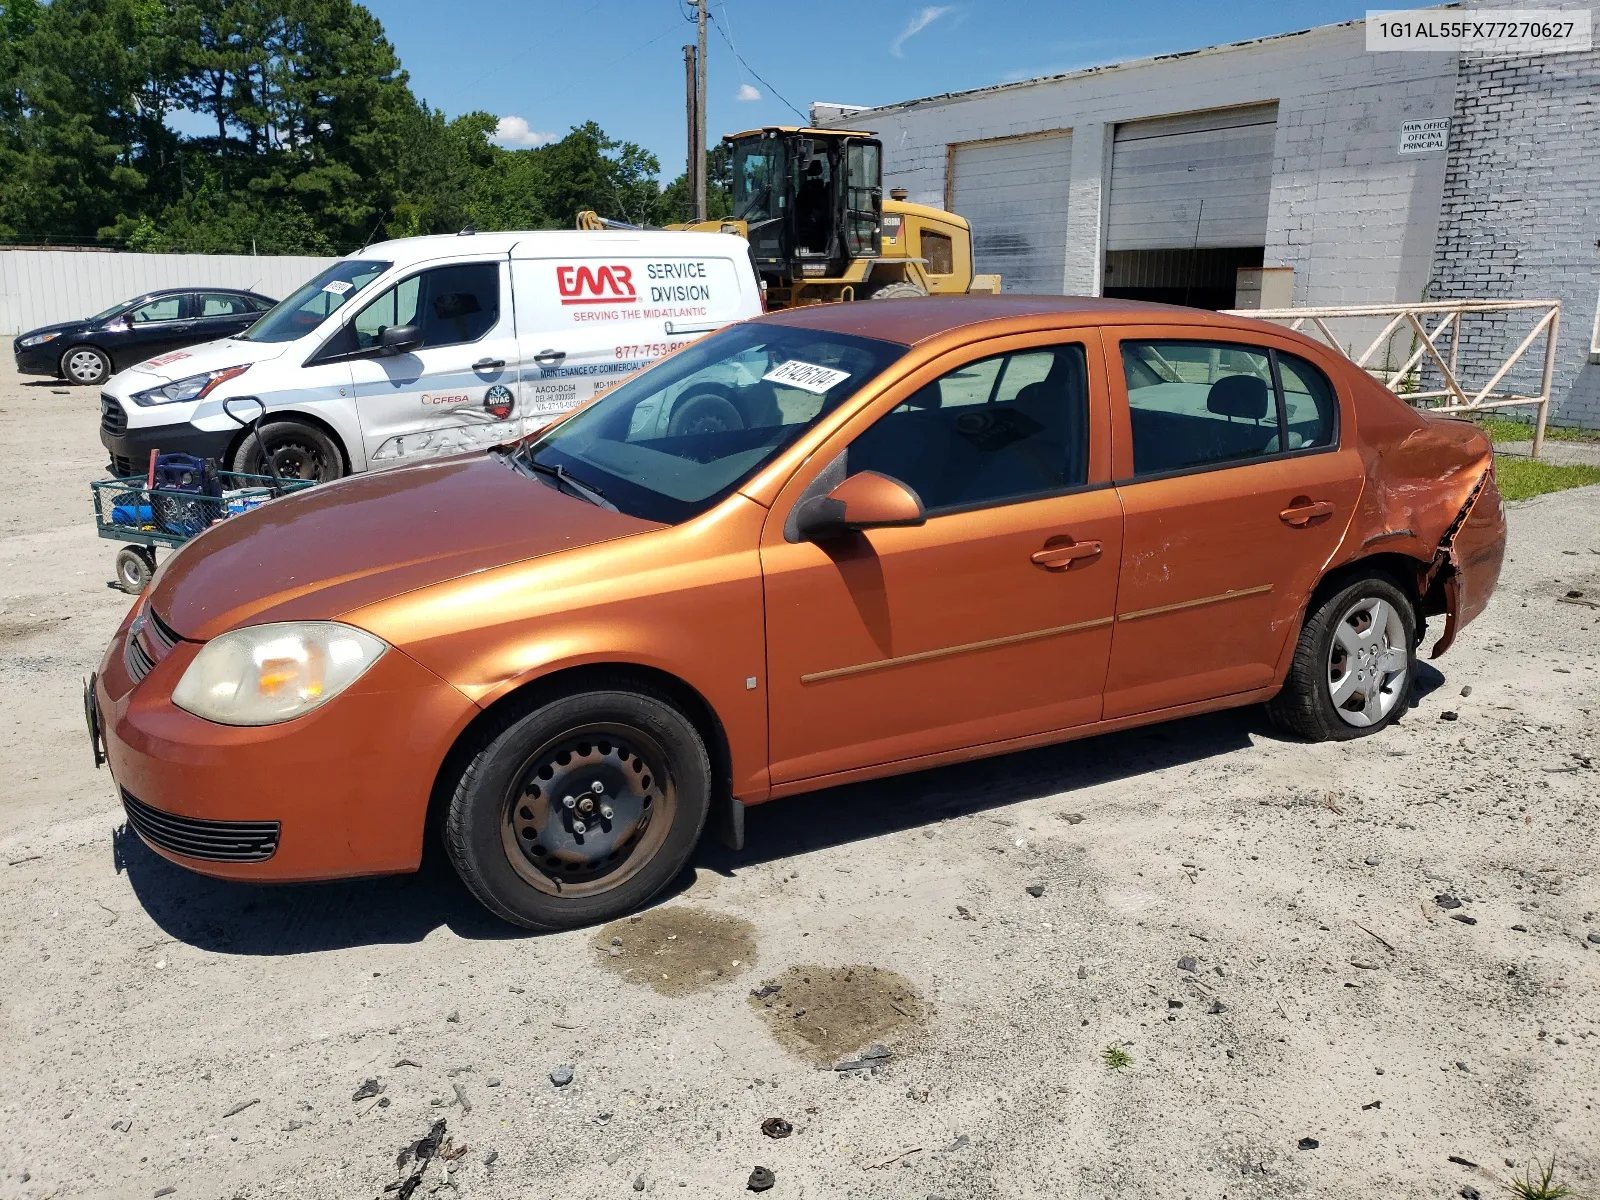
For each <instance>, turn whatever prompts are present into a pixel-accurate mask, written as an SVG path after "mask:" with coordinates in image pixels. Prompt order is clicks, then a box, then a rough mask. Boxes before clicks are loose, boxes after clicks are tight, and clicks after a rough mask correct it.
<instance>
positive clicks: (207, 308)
mask: <svg viewBox="0 0 1600 1200" xmlns="http://www.w3.org/2000/svg"><path fill="white" fill-rule="evenodd" d="M199 302H200V307H199V310H198V311H197V312H196V313H195V315H196V316H198V317H235V316H237V317H243V316H248V315H250V314H251V313H252V312H253V311H255V310H254V309H252V308H251V307H250V303H249V301H247V300H246V299H245V298H244V297H243V296H230V295H228V294H226V293H224V292H201V293H200V296H199Z"/></svg>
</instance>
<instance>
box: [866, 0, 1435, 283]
mask: <svg viewBox="0 0 1600 1200" xmlns="http://www.w3.org/2000/svg"><path fill="white" fill-rule="evenodd" d="M1455 77H1456V72H1455V58H1454V56H1453V55H1449V54H1369V53H1367V51H1366V48H1365V31H1364V28H1363V27H1362V25H1361V24H1359V23H1351V24H1345V25H1333V26H1325V27H1322V28H1319V29H1313V30H1310V31H1308V32H1305V33H1299V34H1290V35H1285V36H1283V37H1276V38H1267V39H1263V40H1259V41H1254V42H1248V43H1243V44H1240V45H1237V46H1225V47H1216V48H1213V49H1210V50H1205V51H1200V52H1197V53H1192V54H1181V55H1168V56H1164V57H1161V58H1157V59H1150V60H1142V61H1139V62H1132V63H1123V64H1119V65H1117V66H1113V67H1102V68H1096V69H1094V70H1090V71H1083V72H1078V73H1075V74H1072V75H1068V76H1062V77H1057V78H1053V79H1047V80H1041V81H1036V82H1029V83H1024V84H1012V85H1005V86H1001V87H995V88H989V89H986V90H983V91H979V92H972V93H965V94H958V95H951V96H944V97H932V98H929V99H925V100H916V101H912V102H910V103H907V104H903V105H895V106H890V107H886V108H880V109H872V110H868V111H866V112H862V113H859V114H856V115H855V116H853V117H851V118H849V120H848V122H847V123H848V124H849V125H851V126H853V127H855V128H858V129H873V130H876V131H877V133H878V134H879V136H880V137H881V138H882V139H883V143H884V175H885V187H903V188H906V189H907V190H908V191H909V192H910V193H911V199H912V200H915V201H918V202H920V203H924V204H933V205H943V204H944V203H945V166H946V162H947V151H948V147H949V146H950V145H951V144H952V143H956V142H967V141H977V140H981V139H985V138H994V137H1006V136H1011V135H1015V134H1023V133H1036V132H1041V131H1043V130H1047V129H1059V128H1063V127H1070V128H1072V129H1073V130H1074V134H1073V176H1072V183H1071V187H1070V192H1069V202H1068V218H1067V219H1068V229H1067V245H1068V252H1067V261H1066V263H1065V264H1063V266H1064V269H1063V276H1062V289H1063V290H1064V291H1066V292H1069V293H1082V292H1088V293H1097V292H1098V291H1099V288H1100V282H1101V274H1102V266H1103V260H1104V231H1105V220H1106V211H1105V193H1106V192H1107V191H1108V190H1109V186H1110V156H1109V140H1110V137H1111V134H1112V132H1113V130H1114V129H1115V126H1116V124H1117V123H1118V122H1120V121H1130V120H1136V119H1139V118H1141V117H1153V116H1164V115H1167V114H1171V113H1182V112H1192V111H1197V110H1203V109H1211V108H1226V107H1231V106H1234V105H1241V104H1253V103H1261V102H1263V101H1268V100H1276V101H1278V130H1277V138H1276V143H1275V148H1274V165H1273V186H1272V193H1271V197H1270V201H1269V207H1268V217H1267V234H1266V256H1265V261H1266V265H1268V266H1292V267H1294V268H1295V301H1296V303H1299V304H1308V303H1316V304H1355V303H1381V302H1386V301H1395V300H1414V299H1416V298H1418V297H1419V296H1420V294H1421V292H1422V289H1423V286H1424V284H1425V282H1426V280H1427V278H1428V271H1429V267H1430V264H1431V262H1432V259H1433V243H1434V236H1435V232H1436V229H1437V220H1438V213H1439V198H1440V194H1441V191H1442V188H1443V182H1444V166H1445V157H1446V156H1445V154H1443V153H1435V154H1410V155H1402V154H1400V153H1399V141H1400V124H1401V122H1402V121H1409V120H1426V119H1430V118H1434V117H1445V116H1449V115H1450V112H1451V106H1452V103H1453V99H1454V92H1455V81H1456V78H1455Z"/></svg>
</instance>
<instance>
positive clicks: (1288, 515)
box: [1278, 496, 1333, 528]
mask: <svg viewBox="0 0 1600 1200" xmlns="http://www.w3.org/2000/svg"><path fill="white" fill-rule="evenodd" d="M1332 513H1333V504H1332V503H1331V502H1330V501H1327V500H1311V499H1309V498H1308V497H1306V496H1296V497H1295V498H1294V499H1293V500H1291V501H1289V507H1288V508H1286V509H1284V510H1283V511H1282V512H1281V513H1279V514H1278V520H1280V521H1282V522H1283V523H1284V524H1285V525H1293V526H1295V527H1297V528H1298V527H1301V526H1304V525H1309V524H1310V523H1311V522H1312V521H1315V520H1317V519H1318V518H1319V517H1326V516H1331V515H1332Z"/></svg>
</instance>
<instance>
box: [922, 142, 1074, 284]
mask: <svg viewBox="0 0 1600 1200" xmlns="http://www.w3.org/2000/svg"><path fill="white" fill-rule="evenodd" d="M1071 182H1072V135H1071V134H1070V133H1053V134H1043V135H1039V136H1034V137H1016V138H998V139H995V140H992V141H984V142H966V143H964V144H960V145H956V146H952V147H951V153H950V180H949V184H948V186H947V188H946V196H945V207H947V208H948V209H949V210H950V211H951V212H955V213H959V214H960V215H961V216H963V217H965V218H966V219H967V220H968V221H969V222H971V224H972V258H973V270H974V271H976V272H978V273H979V274H995V275H999V276H1000V290H1001V291H1004V292H1017V293H1022V294H1033V295H1051V296H1059V295H1060V294H1061V292H1062V289H1063V287H1064V286H1065V281H1066V271H1067V190H1068V185H1069V184H1070V183H1071Z"/></svg>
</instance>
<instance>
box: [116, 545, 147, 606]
mask: <svg viewBox="0 0 1600 1200" xmlns="http://www.w3.org/2000/svg"><path fill="white" fill-rule="evenodd" d="M155 573H156V552H155V551H154V550H152V549H150V547H148V546H124V547H123V548H122V549H121V550H118V551H117V587H119V588H121V589H122V590H123V591H125V592H127V593H128V595H130V596H137V595H138V594H139V593H140V592H142V591H144V589H145V587H146V586H147V585H148V584H149V583H150V577H151V576H152V575H154V574H155Z"/></svg>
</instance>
